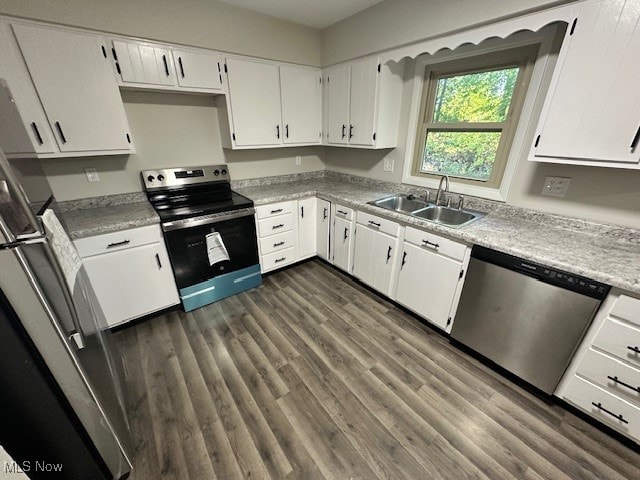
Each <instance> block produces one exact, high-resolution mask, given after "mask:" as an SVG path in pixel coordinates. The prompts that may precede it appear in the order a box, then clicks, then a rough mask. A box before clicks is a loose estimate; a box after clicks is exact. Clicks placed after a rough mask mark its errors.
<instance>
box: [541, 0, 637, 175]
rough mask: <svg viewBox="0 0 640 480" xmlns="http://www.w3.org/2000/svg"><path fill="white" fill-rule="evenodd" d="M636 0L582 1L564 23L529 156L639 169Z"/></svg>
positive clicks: (579, 163) (569, 162)
mask: <svg viewBox="0 0 640 480" xmlns="http://www.w3.org/2000/svg"><path fill="white" fill-rule="evenodd" d="M638 85H640V0H598V1H596V0H588V1H586V2H584V3H583V4H582V7H581V10H580V12H579V14H578V17H577V18H576V19H575V21H574V22H573V23H572V24H570V25H569V26H568V27H567V33H566V36H565V39H564V43H563V45H562V48H561V51H560V55H559V57H558V63H557V65H556V69H555V72H554V75H553V78H552V80H551V85H550V87H549V93H548V96H547V99H546V101H545V104H544V106H543V110H542V114H541V117H540V122H539V124H538V128H537V130H536V134H535V136H534V140H533V141H534V143H533V146H532V148H531V152H530V154H529V159H530V160H534V161H540V162H552V163H567V164H577V165H592V166H603V167H607V166H608V167H617V168H630V169H631V168H632V169H638V168H640V95H639V94H638Z"/></svg>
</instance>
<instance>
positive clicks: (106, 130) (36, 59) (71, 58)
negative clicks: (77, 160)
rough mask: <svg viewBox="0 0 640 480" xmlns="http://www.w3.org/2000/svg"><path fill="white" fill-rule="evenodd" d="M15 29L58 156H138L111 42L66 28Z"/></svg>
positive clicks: (31, 26) (10, 86) (27, 27)
mask: <svg viewBox="0 0 640 480" xmlns="http://www.w3.org/2000/svg"><path fill="white" fill-rule="evenodd" d="M12 28H13V32H14V34H15V38H16V40H17V43H18V46H19V47H20V51H21V53H22V57H23V58H24V62H25V63H26V66H27V69H28V71H29V74H30V77H31V80H32V81H33V84H34V86H35V89H36V91H37V94H38V97H39V100H40V103H41V105H42V107H43V109H44V112H45V114H46V117H47V120H48V124H49V128H50V129H51V131H52V132H53V137H54V138H55V141H56V144H57V148H56V151H59V152H60V153H61V154H63V155H57V156H71V155H87V154H109V153H110V154H115V153H121V154H128V153H132V152H133V151H134V150H133V145H132V143H131V134H130V131H129V125H128V122H127V117H126V115H125V111H124V105H123V103H122V98H121V97H120V92H119V91H118V85H117V83H116V80H115V78H114V77H113V72H112V67H111V64H110V60H109V58H108V55H107V48H106V43H105V42H103V41H102V39H101V38H100V37H98V36H96V35H94V34H89V33H79V32H77V31H71V30H66V29H62V28H49V27H43V26H36V25H31V24H20V23H16V24H13V25H12ZM3 48H4V47H3ZM9 88H11V89H13V85H9ZM18 88H20V87H18ZM27 121H28V120H27ZM27 129H29V128H27ZM40 135H42V134H40ZM43 140H44V139H43Z"/></svg>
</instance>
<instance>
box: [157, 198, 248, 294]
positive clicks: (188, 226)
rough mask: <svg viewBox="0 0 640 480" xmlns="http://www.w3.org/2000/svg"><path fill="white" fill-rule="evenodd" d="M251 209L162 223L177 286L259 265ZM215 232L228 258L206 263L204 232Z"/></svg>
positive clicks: (195, 283)
mask: <svg viewBox="0 0 640 480" xmlns="http://www.w3.org/2000/svg"><path fill="white" fill-rule="evenodd" d="M253 213H254V210H253V209H245V210H241V211H237V212H226V213H223V214H217V215H211V216H206V217H195V218H189V219H185V220H178V221H175V222H167V223H163V224H162V229H163V230H164V237H165V241H166V243H167V248H168V250H169V257H170V258H171V263H172V265H173V272H174V274H175V278H176V283H177V285H178V289H184V288H186V287H190V286H193V285H197V284H201V283H203V282H206V281H208V280H211V279H213V278H216V277H218V276H222V275H225V274H228V273H231V272H236V271H238V270H243V269H246V268H247V267H251V266H255V265H259V263H260V262H259V259H258V242H257V239H256V223H255V219H254V216H253ZM216 232H217V233H219V234H220V237H221V238H222V242H223V243H224V247H225V248H226V250H227V252H228V255H229V260H222V261H219V262H216V263H213V264H210V261H209V253H208V247H207V235H209V234H211V233H216Z"/></svg>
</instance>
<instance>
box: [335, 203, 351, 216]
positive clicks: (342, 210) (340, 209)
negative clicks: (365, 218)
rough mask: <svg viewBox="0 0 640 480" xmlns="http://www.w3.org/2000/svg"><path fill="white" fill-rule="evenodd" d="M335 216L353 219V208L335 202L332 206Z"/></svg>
mask: <svg viewBox="0 0 640 480" xmlns="http://www.w3.org/2000/svg"><path fill="white" fill-rule="evenodd" d="M334 212H335V215H336V217H339V218H344V219H345V220H353V209H352V208H349V207H345V206H342V205H338V204H336V205H335V207H334Z"/></svg>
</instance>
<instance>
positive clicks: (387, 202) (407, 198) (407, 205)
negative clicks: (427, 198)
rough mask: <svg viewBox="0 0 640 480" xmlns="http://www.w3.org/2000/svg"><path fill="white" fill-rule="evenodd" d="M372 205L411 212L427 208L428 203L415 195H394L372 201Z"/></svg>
mask: <svg viewBox="0 0 640 480" xmlns="http://www.w3.org/2000/svg"><path fill="white" fill-rule="evenodd" d="M371 204H372V205H376V206H378V207H382V208H386V209H387V210H394V211H396V212H404V213H411V212H415V211H416V210H420V209H423V208H425V207H426V206H427V205H428V204H427V203H426V202H423V201H422V200H418V199H417V198H415V197H414V196H413V195H394V196H392V197H386V198H382V199H380V200H376V201H374V202H371Z"/></svg>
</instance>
